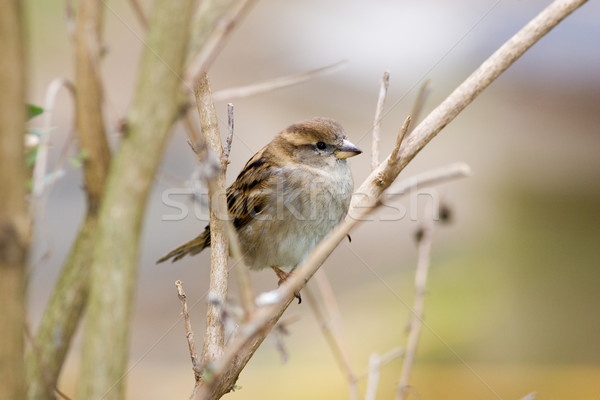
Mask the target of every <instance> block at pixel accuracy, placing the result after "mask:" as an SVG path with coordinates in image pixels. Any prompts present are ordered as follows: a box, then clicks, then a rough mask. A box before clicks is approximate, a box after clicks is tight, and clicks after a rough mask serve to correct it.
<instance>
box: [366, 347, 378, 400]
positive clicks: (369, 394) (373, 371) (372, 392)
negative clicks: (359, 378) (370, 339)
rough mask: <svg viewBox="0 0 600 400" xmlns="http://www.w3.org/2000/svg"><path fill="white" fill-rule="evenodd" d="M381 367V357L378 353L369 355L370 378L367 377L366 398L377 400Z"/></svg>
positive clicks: (367, 399)
mask: <svg viewBox="0 0 600 400" xmlns="http://www.w3.org/2000/svg"><path fill="white" fill-rule="evenodd" d="M380 369H381V357H380V356H379V354H377V353H373V354H371V356H370V357H369V379H367V390H366V391H365V400H375V398H376V397H377V385H378V384H379V371H380Z"/></svg>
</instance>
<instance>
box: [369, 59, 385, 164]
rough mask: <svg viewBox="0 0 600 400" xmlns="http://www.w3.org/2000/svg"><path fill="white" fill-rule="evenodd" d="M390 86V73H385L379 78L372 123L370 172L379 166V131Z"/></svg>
mask: <svg viewBox="0 0 600 400" xmlns="http://www.w3.org/2000/svg"><path fill="white" fill-rule="evenodd" d="M389 85H390V72H389V71H385V72H384V73H383V77H382V78H381V84H380V86H379V97H378V99H377V108H376V109H375V120H374V121H373V134H372V138H373V141H372V144H371V158H372V159H371V170H374V169H375V168H377V166H378V165H379V131H380V129H381V119H382V118H383V107H384V105H385V98H386V96H387V90H388V86H389Z"/></svg>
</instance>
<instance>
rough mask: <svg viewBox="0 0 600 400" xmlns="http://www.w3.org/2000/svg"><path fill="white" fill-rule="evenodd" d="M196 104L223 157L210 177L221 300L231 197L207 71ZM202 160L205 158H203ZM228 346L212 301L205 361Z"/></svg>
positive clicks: (208, 139)
mask: <svg viewBox="0 0 600 400" xmlns="http://www.w3.org/2000/svg"><path fill="white" fill-rule="evenodd" d="M194 94H195V95H196V105H197V107H198V115H199V116H200V126H201V127H202V137H203V141H204V144H205V146H206V147H207V151H209V152H210V153H212V154H214V155H215V156H216V158H217V159H218V160H219V166H220V168H219V171H218V172H217V174H216V175H215V176H213V177H211V178H210V179H208V186H209V198H210V286H209V289H208V290H209V293H210V297H211V298H215V299H217V300H218V301H217V303H225V301H226V300H227V290H228V285H227V282H228V278H229V268H228V266H227V264H228V261H229V241H228V237H227V228H226V227H225V221H226V220H227V219H228V215H227V205H226V204H227V201H226V199H225V168H224V167H223V165H222V160H223V145H222V144H221V136H220V133H219V125H218V119H217V113H216V111H215V106H214V104H213V101H212V93H211V90H210V85H209V82H208V77H207V76H206V74H203V75H202V76H201V77H200V78H199V80H198V85H197V87H196V88H195V89H194ZM200 162H201V163H202V162H204V160H202V159H200ZM224 346H225V330H224V326H223V322H222V321H221V318H220V312H219V307H218V305H217V304H214V303H210V304H209V305H208V308H207V312H206V334H205V335H204V346H203V347H202V363H203V364H207V363H208V362H210V361H212V360H216V359H218V358H220V357H221V356H222V354H223V348H224Z"/></svg>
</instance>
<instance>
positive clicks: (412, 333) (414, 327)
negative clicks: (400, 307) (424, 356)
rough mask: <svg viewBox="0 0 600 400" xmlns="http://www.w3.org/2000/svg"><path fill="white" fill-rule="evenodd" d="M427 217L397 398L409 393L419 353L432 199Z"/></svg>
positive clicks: (419, 253)
mask: <svg viewBox="0 0 600 400" xmlns="http://www.w3.org/2000/svg"><path fill="white" fill-rule="evenodd" d="M425 210H426V211H425V217H424V220H423V223H422V226H421V228H420V230H419V234H418V235H417V240H418V261H417V270H416V272H415V300H414V304H413V307H412V310H411V313H412V318H411V322H410V325H409V333H408V341H407V344H406V354H405V355H404V363H403V364H402V373H401V375H400V380H399V381H398V387H397V392H396V399H397V400H404V399H405V398H406V395H407V394H408V388H409V385H408V380H409V378H410V373H411V370H412V365H413V363H414V361H415V355H416V353H417V344H418V343H419V336H420V334H421V326H422V324H423V309H424V307H425V294H426V291H427V273H428V271H429V264H430V262H429V260H430V254H431V243H432V237H433V228H434V220H433V204H432V202H431V200H430V201H429V202H428V205H427V207H426V208H425Z"/></svg>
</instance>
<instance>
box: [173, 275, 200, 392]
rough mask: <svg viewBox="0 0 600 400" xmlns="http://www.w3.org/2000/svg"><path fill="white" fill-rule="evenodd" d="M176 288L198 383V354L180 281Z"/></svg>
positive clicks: (176, 283)
mask: <svg viewBox="0 0 600 400" xmlns="http://www.w3.org/2000/svg"><path fill="white" fill-rule="evenodd" d="M175 287H176V288H177V297H178V298H179V302H180V303H181V314H182V315H183V323H184V326H185V338H186V340H187V344H188V349H189V351H190V358H191V359H192V370H193V371H194V379H195V380H196V383H198V382H200V379H201V373H202V371H201V368H200V362H199V361H198V353H197V352H196V341H195V340H194V331H193V330H192V323H191V321H190V314H189V313H188V306H187V297H186V295H185V292H184V291H183V284H182V283H181V281H176V282H175Z"/></svg>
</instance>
